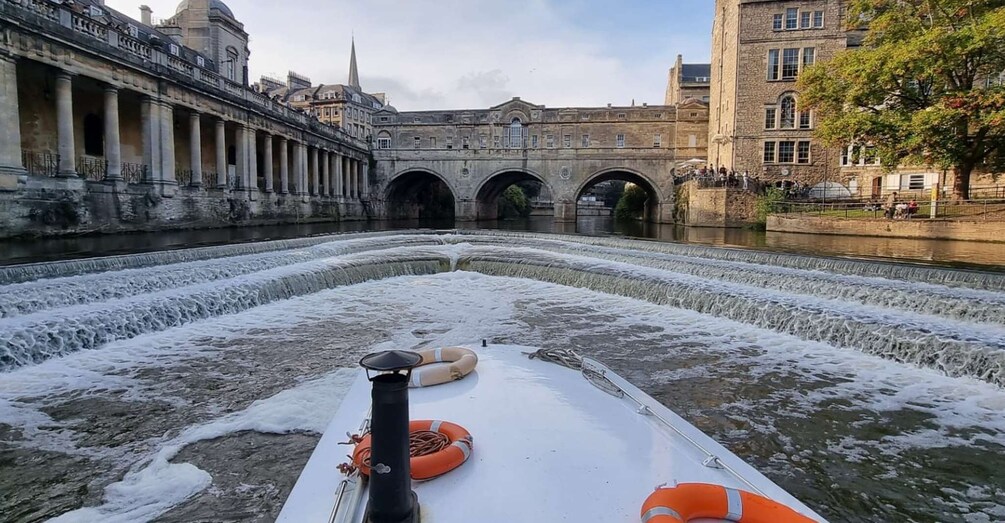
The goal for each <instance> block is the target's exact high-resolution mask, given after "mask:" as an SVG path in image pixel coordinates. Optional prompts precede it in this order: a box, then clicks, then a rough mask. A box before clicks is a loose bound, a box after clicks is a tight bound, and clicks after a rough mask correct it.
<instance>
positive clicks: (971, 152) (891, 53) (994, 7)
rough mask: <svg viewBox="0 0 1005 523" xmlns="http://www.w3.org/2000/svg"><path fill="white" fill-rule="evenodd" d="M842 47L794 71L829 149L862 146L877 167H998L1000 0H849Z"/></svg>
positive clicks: (1003, 8) (1003, 133) (964, 186)
mask: <svg viewBox="0 0 1005 523" xmlns="http://www.w3.org/2000/svg"><path fill="white" fill-rule="evenodd" d="M847 18H848V20H850V21H853V22H852V24H851V26H850V27H849V29H863V30H864V31H865V34H864V39H863V42H862V45H861V46H860V47H853V48H849V49H847V50H845V51H842V52H840V53H838V54H837V55H836V56H835V57H834V58H833V59H831V60H827V61H821V62H820V63H818V64H816V65H814V66H812V67H809V68H808V69H807V70H806V71H804V72H803V73H802V74H801V78H800V80H799V89H800V91H801V102H802V103H803V104H804V106H805V107H808V108H812V109H814V110H815V111H816V114H817V131H816V135H817V136H818V137H819V138H821V139H822V140H823V141H824V142H826V143H828V144H829V145H835V146H843V145H847V144H849V143H868V144H872V145H874V146H876V149H877V152H878V154H879V157H880V159H881V161H882V162H883V164H884V165H885V166H887V167H888V168H892V167H894V166H896V165H897V164H901V163H913V164H916V165H926V166H936V167H939V168H943V169H949V168H952V169H953V172H954V174H955V175H956V182H955V185H954V187H953V189H954V193H955V195H956V196H957V197H959V198H967V197H969V190H970V175H971V173H972V172H973V171H974V170H975V169H985V170H987V171H990V172H992V173H996V172H1001V171H1002V170H1003V169H1005V85H1003V81H1002V80H1005V78H1003V77H1002V76H1001V75H1002V74H1003V72H1005V0H850V1H849V6H848V17H847Z"/></svg>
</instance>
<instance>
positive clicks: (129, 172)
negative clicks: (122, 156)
mask: <svg viewBox="0 0 1005 523" xmlns="http://www.w3.org/2000/svg"><path fill="white" fill-rule="evenodd" d="M148 171H149V168H148V167H147V166H146V165H143V164H141V163H128V162H123V163H122V179H123V180H125V181H126V183H127V184H136V183H143V182H146V181H148V180H149V179H150V177H149V176H147V172H148Z"/></svg>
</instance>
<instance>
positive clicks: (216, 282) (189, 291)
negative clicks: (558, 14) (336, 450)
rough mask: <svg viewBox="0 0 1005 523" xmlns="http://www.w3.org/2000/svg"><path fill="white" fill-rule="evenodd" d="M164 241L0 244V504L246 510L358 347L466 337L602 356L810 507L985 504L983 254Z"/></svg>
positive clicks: (332, 240)
mask: <svg viewBox="0 0 1005 523" xmlns="http://www.w3.org/2000/svg"><path fill="white" fill-rule="evenodd" d="M317 232H321V231H317ZM766 241H767V240H766ZM709 243H715V242H714V241H710V242H709ZM167 247H170V245H161V246H160V248H159V249H158V250H155V251H154V252H150V253H146V254H137V255H130V256H120V257H113V258H98V259H84V260H78V261H65V262H44V263H38V264H33V265H28V266H10V267H7V268H0V520H2V521H39V520H46V519H49V518H55V521H61V522H62V521H102V522H104V521H110V522H116V521H121V522H127V521H129V522H131V521H171V522H182V521H186V522H187V521H271V520H272V519H273V518H274V517H275V515H276V514H277V513H278V511H279V509H280V507H281V506H282V502H283V500H284V499H285V496H286V495H287V494H288V492H289V490H290V488H291V487H292V485H293V483H294V482H295V480H296V478H297V475H298V473H299V470H300V468H301V467H302V466H303V464H304V463H305V462H306V460H307V458H308V456H309V455H310V452H311V450H312V448H313V445H314V444H316V442H317V439H318V434H319V432H320V431H321V430H323V428H324V427H325V425H326V423H327V421H328V418H329V417H330V416H331V413H332V412H333V411H334V410H335V409H337V407H338V404H339V402H340V400H341V397H342V395H343V394H344V392H345V390H346V388H347V387H348V385H349V383H350V381H351V379H352V377H353V374H354V372H355V371H354V369H355V366H356V362H357V361H358V360H359V358H360V356H361V355H362V354H365V353H366V352H369V351H371V350H376V349H386V348H417V347H425V346H438V345H447V344H465V343H466V344H470V343H476V342H477V341H478V340H481V339H483V338H485V339H490V340H492V341H495V342H500V343H513V344H521V345H532V346H542V347H556V348H571V349H574V350H577V351H579V352H581V353H583V354H585V355H588V356H591V357H594V358H597V359H599V360H601V361H602V362H604V363H606V364H607V365H609V366H611V367H612V368H613V369H614V370H616V371H617V372H619V373H620V374H622V375H623V376H625V377H626V378H627V379H628V380H630V381H631V382H633V383H634V384H636V385H638V386H639V387H640V388H642V389H643V390H645V391H646V392H647V393H649V394H651V395H652V396H653V397H655V398H656V399H658V400H659V401H661V402H663V403H664V404H665V405H667V406H668V407H669V408H671V409H673V410H674V411H676V412H678V413H679V414H681V415H682V416H684V417H685V418H686V419H688V420H689V421H690V422H692V423H694V424H695V425H696V426H698V427H699V428H700V429H702V430H704V431H706V432H707V433H708V434H710V435H711V436H712V437H713V438H715V439H716V440H718V441H720V442H722V443H723V444H724V445H725V446H726V447H728V448H729V449H731V450H732V451H733V452H735V453H736V454H738V455H739V456H741V457H742V458H744V459H746V460H748V461H749V462H750V463H752V464H753V465H754V466H755V467H757V468H759V469H760V470H762V471H763V472H764V473H765V474H766V475H767V476H768V477H770V478H771V479H773V480H774V481H776V482H777V483H779V484H780V485H781V486H783V487H784V488H786V489H788V490H789V491H790V492H792V493H793V494H794V495H796V496H797V497H799V498H800V499H802V500H803V501H805V502H806V503H807V504H809V505H810V506H812V507H813V508H814V509H816V510H817V511H818V512H820V513H821V514H823V515H825V516H826V517H828V518H829V519H831V520H832V521H852V522H867V521H868V522H872V521H898V522H900V521H918V522H934V521H946V522H956V521H960V522H990V521H1003V520H1005V416H1003V414H1002V413H1003V412H1005V388H1003V387H1005V313H1003V311H1005V274H1003V273H996V272H990V271H978V270H958V269H955V268H941V267H933V266H924V265H919V264H914V263H911V264H895V263H881V262H874V261H867V260H855V259H847V258H827V257H817V256H805V255H801V254H791V253H783V252H777V251H776V252H764V251H758V250H753V249H732V248H721V247H714V246H707V245H699V244H680V243H665V242H652V241H639V240H629V239H623V238H612V237H588V236H565V235H549V234H538V233H528V232H514V231H463V230H461V231H442V232H436V233H434V232H429V231H399V232H394V231H389V232H373V233H356V234H340V235H335V236H312V237H306V238H300V239H290V240H275V241H260V242H255V243H236V244H231V245H219V246H207V247H201V248H196V249H186V250H160V249H164V248H167ZM796 250H798V249H796ZM844 254H852V253H844ZM854 254H855V255H856V256H872V255H877V254H879V253H862V252H859V253H854ZM938 261H949V262H960V261H964V262H966V263H975V261H974V260H973V259H967V260H959V259H956V260H938ZM476 437H477V435H476ZM640 499H641V498H640Z"/></svg>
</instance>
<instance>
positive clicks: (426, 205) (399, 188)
mask: <svg viewBox="0 0 1005 523" xmlns="http://www.w3.org/2000/svg"><path fill="white" fill-rule="evenodd" d="M384 202H385V205H386V209H387V217H388V218H390V219H392V220H395V219H453V218H454V209H455V208H456V206H457V191H456V190H455V189H454V187H452V186H451V184H450V181H449V180H448V179H447V178H446V177H445V176H443V175H442V174H440V173H438V172H436V171H433V170H431V169H425V168H422V167H412V168H408V169H405V170H403V171H400V172H398V173H396V174H394V175H393V176H391V178H390V179H389V180H388V183H387V189H385V191H384Z"/></svg>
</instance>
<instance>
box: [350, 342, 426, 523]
mask: <svg viewBox="0 0 1005 523" xmlns="http://www.w3.org/2000/svg"><path fill="white" fill-rule="evenodd" d="M421 361H422V356H419V355H418V354H417V353H415V352H411V351H401V350H391V351H385V352H377V353H373V354H368V355H366V356H364V357H363V359H361V360H360V361H359V364H360V366H361V367H363V368H364V369H366V371H367V373H366V374H367V378H368V379H369V380H370V383H372V384H373V390H372V393H371V398H372V401H373V407H372V411H371V416H370V418H371V419H370V436H371V442H372V443H371V453H370V463H371V465H370V500H369V504H368V505H367V510H366V512H367V521H369V522H371V523H419V499H418V496H416V495H415V492H413V491H412V488H411V482H412V474H411V458H410V456H409V452H408V437H409V434H408V380H409V376H410V375H411V374H412V369H413V368H415V367H416V366H417V365H418V364H419V363H420V362H421ZM371 372H374V373H376V374H375V375H371V374H370V373H371Z"/></svg>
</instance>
